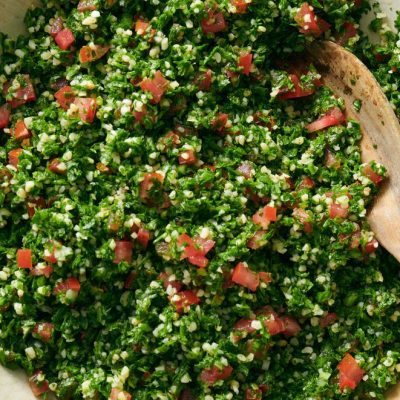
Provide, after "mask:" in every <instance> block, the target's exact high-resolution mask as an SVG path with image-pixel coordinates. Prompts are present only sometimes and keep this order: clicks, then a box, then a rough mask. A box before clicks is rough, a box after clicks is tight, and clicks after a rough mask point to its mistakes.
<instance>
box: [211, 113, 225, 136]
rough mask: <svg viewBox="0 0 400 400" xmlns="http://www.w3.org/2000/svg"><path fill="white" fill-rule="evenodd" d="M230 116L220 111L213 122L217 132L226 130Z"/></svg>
mask: <svg viewBox="0 0 400 400" xmlns="http://www.w3.org/2000/svg"><path fill="white" fill-rule="evenodd" d="M228 118H229V115H228V114H225V113H219V114H218V115H217V116H216V117H215V119H214V120H213V121H212V122H211V127H212V128H213V129H214V130H216V131H217V132H223V131H224V130H225V126H226V123H227V122H228Z"/></svg>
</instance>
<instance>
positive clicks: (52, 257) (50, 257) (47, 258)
mask: <svg viewBox="0 0 400 400" xmlns="http://www.w3.org/2000/svg"><path fill="white" fill-rule="evenodd" d="M55 250H56V246H54V247H53V252H52V253H51V254H50V255H48V256H43V257H42V258H43V260H45V261H47V262H49V263H51V264H55V263H56V262H57V261H58V260H57V258H56V256H55V254H54V252H55Z"/></svg>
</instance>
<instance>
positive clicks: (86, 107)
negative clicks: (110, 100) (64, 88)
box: [74, 97, 97, 124]
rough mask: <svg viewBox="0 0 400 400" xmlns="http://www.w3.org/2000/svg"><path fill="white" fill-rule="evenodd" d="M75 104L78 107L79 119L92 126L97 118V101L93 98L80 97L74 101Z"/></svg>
mask: <svg viewBox="0 0 400 400" xmlns="http://www.w3.org/2000/svg"><path fill="white" fill-rule="evenodd" d="M74 104H75V105H76V106H77V107H78V112H79V118H80V119H81V120H82V121H83V122H87V123H89V124H91V123H92V122H93V120H94V117H95V116H96V109H97V103H96V99H94V98H91V97H78V98H76V99H75V100H74Z"/></svg>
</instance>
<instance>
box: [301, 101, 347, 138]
mask: <svg viewBox="0 0 400 400" xmlns="http://www.w3.org/2000/svg"><path fill="white" fill-rule="evenodd" d="M344 122H346V117H345V116H344V114H343V113H342V111H341V110H340V108H338V107H334V108H332V109H331V110H329V111H328V112H327V113H326V114H324V115H323V116H322V117H321V118H318V119H317V120H316V121H314V122H311V124H308V125H307V126H306V129H307V130H308V132H310V133H311V132H317V131H320V130H322V129H326V128H329V127H330V126H336V125H340V124H343V123H344Z"/></svg>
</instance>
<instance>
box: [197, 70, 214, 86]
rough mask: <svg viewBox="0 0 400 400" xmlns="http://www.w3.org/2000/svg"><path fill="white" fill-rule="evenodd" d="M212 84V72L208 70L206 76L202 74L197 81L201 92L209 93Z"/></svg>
mask: <svg viewBox="0 0 400 400" xmlns="http://www.w3.org/2000/svg"><path fill="white" fill-rule="evenodd" d="M211 83H212V71H211V69H208V70H207V71H206V72H204V74H202V75H201V76H200V77H199V78H198V79H197V86H198V88H199V89H200V90H203V91H207V90H210V88H211Z"/></svg>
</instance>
